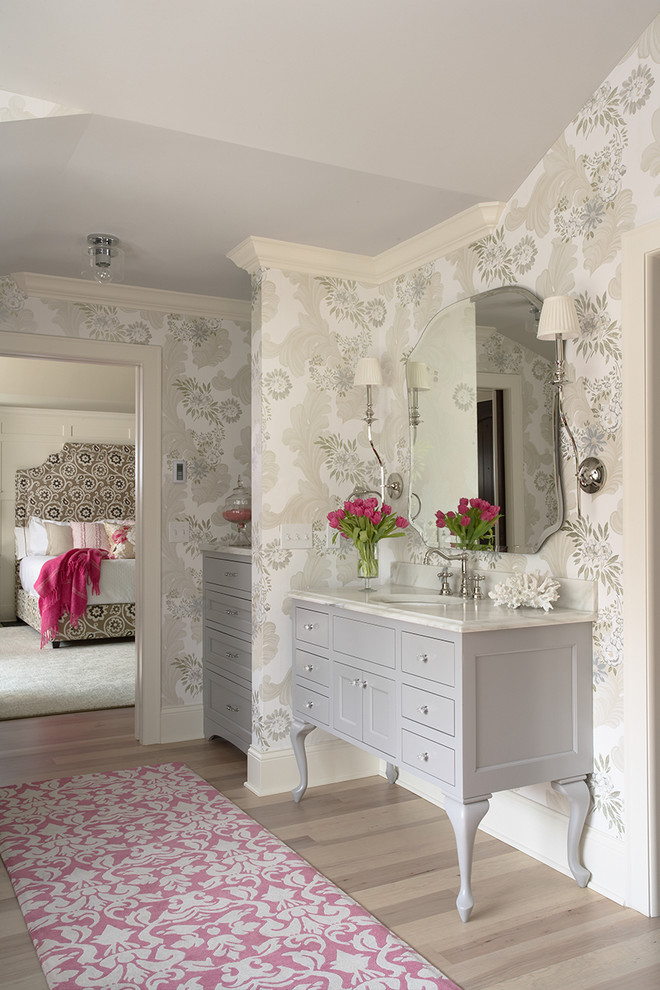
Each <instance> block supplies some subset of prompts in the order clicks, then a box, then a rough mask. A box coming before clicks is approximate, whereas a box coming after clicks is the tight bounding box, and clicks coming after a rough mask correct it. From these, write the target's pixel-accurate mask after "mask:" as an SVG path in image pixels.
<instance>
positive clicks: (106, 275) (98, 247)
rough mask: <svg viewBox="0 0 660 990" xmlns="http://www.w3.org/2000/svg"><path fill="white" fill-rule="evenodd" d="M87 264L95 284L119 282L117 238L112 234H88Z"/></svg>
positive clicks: (120, 272)
mask: <svg viewBox="0 0 660 990" xmlns="http://www.w3.org/2000/svg"><path fill="white" fill-rule="evenodd" d="M87 253H88V255H89V264H90V267H91V269H92V271H93V273H94V278H95V279H96V281H97V282H119V281H121V275H122V269H121V252H120V250H119V238H118V237H115V236H114V234H88V235H87Z"/></svg>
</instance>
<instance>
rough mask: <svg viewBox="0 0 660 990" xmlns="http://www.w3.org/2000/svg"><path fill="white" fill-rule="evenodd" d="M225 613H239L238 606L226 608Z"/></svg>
mask: <svg viewBox="0 0 660 990" xmlns="http://www.w3.org/2000/svg"><path fill="white" fill-rule="evenodd" d="M225 615H238V609H236V608H226V609H225Z"/></svg>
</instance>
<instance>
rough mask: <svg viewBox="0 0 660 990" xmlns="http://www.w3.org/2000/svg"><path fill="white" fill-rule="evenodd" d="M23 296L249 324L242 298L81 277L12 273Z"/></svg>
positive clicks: (249, 314) (247, 311)
mask: <svg viewBox="0 0 660 990" xmlns="http://www.w3.org/2000/svg"><path fill="white" fill-rule="evenodd" d="M11 277H12V278H13V279H14V281H15V282H16V284H17V285H18V287H19V288H20V289H22V291H23V292H24V293H25V294H26V295H27V296H36V297H37V298H41V299H66V300H68V301H69V302H86V303H96V304H100V305H103V306H119V307H121V308H122V309H136V310H146V309H152V310H156V311H157V312H160V313H189V314H193V315H199V316H214V317H216V319H217V318H220V319H225V320H236V321H240V322H248V323H249V322H250V319H251V312H250V303H249V302H247V301H245V300H243V299H225V298H223V297H221V296H202V295H196V294H194V293H191V292H173V291H171V290H169V289H149V288H146V287H144V286H138V285H121V284H116V283H112V284H110V285H104V284H101V283H99V282H92V281H88V280H86V279H81V278H63V277H60V276H57V275H39V274H37V273H35V272H14V273H12V276H11Z"/></svg>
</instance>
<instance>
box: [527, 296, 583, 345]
mask: <svg viewBox="0 0 660 990" xmlns="http://www.w3.org/2000/svg"><path fill="white" fill-rule="evenodd" d="M536 336H537V337H538V339H539V340H554V339H555V337H561V338H562V340H569V339H570V338H571V337H579V336H580V324H579V323H578V318H577V312H576V310H575V303H574V302H573V300H572V299H571V297H570V296H548V298H547V299H546V300H545V302H544V303H543V308H542V309H541V319H540V320H539V328H538V330H537V333H536Z"/></svg>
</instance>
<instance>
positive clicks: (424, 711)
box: [417, 705, 429, 715]
mask: <svg viewBox="0 0 660 990" xmlns="http://www.w3.org/2000/svg"><path fill="white" fill-rule="evenodd" d="M417 711H418V712H419V713H420V714H421V715H428V713H429V706H428V705H420V706H419V708H418V709H417Z"/></svg>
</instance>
